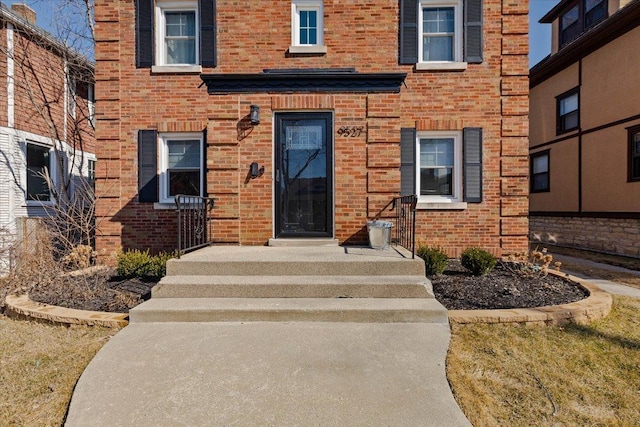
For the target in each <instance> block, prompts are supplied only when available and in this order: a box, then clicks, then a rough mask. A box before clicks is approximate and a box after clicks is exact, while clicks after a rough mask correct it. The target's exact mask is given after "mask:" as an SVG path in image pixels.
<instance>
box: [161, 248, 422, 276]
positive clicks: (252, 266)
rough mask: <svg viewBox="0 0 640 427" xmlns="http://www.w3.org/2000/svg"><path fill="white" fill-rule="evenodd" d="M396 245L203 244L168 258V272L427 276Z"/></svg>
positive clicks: (189, 273)
mask: <svg viewBox="0 0 640 427" xmlns="http://www.w3.org/2000/svg"><path fill="white" fill-rule="evenodd" d="M410 256H411V254H408V256H407V254H404V253H401V252H398V251H397V250H394V249H386V250H374V249H369V248H347V247H334V246H319V247H306V248H304V250H302V249H301V248H296V247H273V248H270V247H264V246H262V247H256V246H229V247H210V248H204V249H201V250H198V251H195V252H192V253H189V254H186V255H184V256H183V257H182V258H180V259H171V260H169V261H168V262H167V275H168V276H177V275H199V276H255V275H260V276H326V275H329V276H367V275H369V276H388V275H394V276H413V275H420V276H424V262H423V261H422V260H421V259H420V258H416V259H411V258H410Z"/></svg>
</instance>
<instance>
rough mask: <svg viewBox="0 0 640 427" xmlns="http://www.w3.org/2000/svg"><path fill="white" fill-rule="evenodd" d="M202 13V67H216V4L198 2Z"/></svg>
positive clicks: (210, 0)
mask: <svg viewBox="0 0 640 427" xmlns="http://www.w3.org/2000/svg"><path fill="white" fill-rule="evenodd" d="M198 11H199V12H200V65H202V66H203V67H215V66H216V2H215V0H198Z"/></svg>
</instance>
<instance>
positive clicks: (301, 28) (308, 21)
mask: <svg viewBox="0 0 640 427" xmlns="http://www.w3.org/2000/svg"><path fill="white" fill-rule="evenodd" d="M289 51H290V52H292V53H303V52H312V53H313V52H318V53H324V52H326V48H324V17H323V7H322V0H293V1H292V2H291V47H290V48H289Z"/></svg>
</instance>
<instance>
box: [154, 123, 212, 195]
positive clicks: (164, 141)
mask: <svg viewBox="0 0 640 427" xmlns="http://www.w3.org/2000/svg"><path fill="white" fill-rule="evenodd" d="M160 141H161V146H160V159H161V161H160V199H161V200H160V201H161V202H163V203H170V202H172V201H173V198H174V196H176V195H178V194H184V195H188V196H202V187H203V186H202V179H203V176H204V174H203V173H202V170H203V165H202V163H203V162H202V159H203V155H202V153H203V140H202V134H201V133H193V134H187V133H174V134H160Z"/></svg>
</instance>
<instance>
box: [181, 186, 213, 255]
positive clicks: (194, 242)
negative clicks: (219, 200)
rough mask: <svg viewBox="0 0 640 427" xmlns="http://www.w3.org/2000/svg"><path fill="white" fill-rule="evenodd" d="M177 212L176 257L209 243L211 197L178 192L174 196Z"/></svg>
mask: <svg viewBox="0 0 640 427" xmlns="http://www.w3.org/2000/svg"><path fill="white" fill-rule="evenodd" d="M174 201H175V203H176V211H177V212H178V258H180V256H181V255H183V254H185V253H187V252H189V251H192V250H195V249H198V248H202V247H204V246H208V245H209V244H210V243H211V237H212V230H211V211H212V210H213V198H209V197H200V196H187V195H184V194H178V195H176V196H175V197H174Z"/></svg>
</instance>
